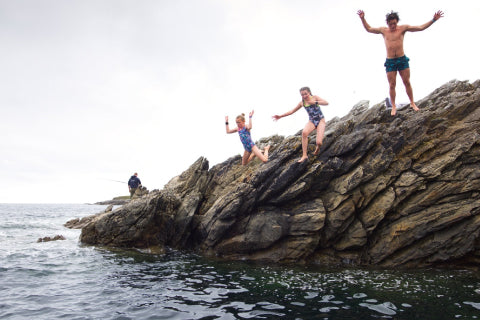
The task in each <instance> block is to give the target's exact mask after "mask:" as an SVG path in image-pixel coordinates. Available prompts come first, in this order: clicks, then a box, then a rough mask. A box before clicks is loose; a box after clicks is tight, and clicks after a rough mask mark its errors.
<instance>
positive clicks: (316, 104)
mask: <svg viewBox="0 0 480 320" xmlns="http://www.w3.org/2000/svg"><path fill="white" fill-rule="evenodd" d="M302 103H303V107H304V108H309V107H312V106H316V107H318V102H317V101H315V104H314V105H311V104H310V105H308V106H306V105H305V100H303V99H302Z"/></svg>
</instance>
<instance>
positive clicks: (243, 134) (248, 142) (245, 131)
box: [225, 110, 270, 165]
mask: <svg viewBox="0 0 480 320" xmlns="http://www.w3.org/2000/svg"><path fill="white" fill-rule="evenodd" d="M252 117H253V110H252V112H250V114H249V116H248V119H249V120H248V125H245V114H244V113H242V114H241V115H239V116H237V118H236V119H235V121H236V123H237V128H234V129H230V128H229V127H228V116H226V117H225V125H226V130H227V133H234V132H238V135H239V136H240V141H241V142H242V144H243V147H244V148H245V152H244V153H243V157H242V165H247V164H248V163H249V162H250V161H251V160H252V159H253V158H254V157H255V156H257V157H258V158H259V159H260V160H262V162H264V163H265V162H267V161H268V149H270V146H266V147H265V148H264V151H263V152H264V153H263V154H262V151H260V149H259V148H258V147H257V146H256V145H255V142H253V140H252V137H251V135H250V130H251V129H252Z"/></svg>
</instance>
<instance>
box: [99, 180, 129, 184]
mask: <svg viewBox="0 0 480 320" xmlns="http://www.w3.org/2000/svg"><path fill="white" fill-rule="evenodd" d="M102 180H107V181H113V182H118V183H127V182H125V181H120V180H112V179H102ZM127 184H128V183H127Z"/></svg>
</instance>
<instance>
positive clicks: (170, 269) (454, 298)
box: [0, 204, 480, 320]
mask: <svg viewBox="0 0 480 320" xmlns="http://www.w3.org/2000/svg"><path fill="white" fill-rule="evenodd" d="M105 208H106V206H100V205H88V204H0V319H15V320H16V319H79V320H80V319H227V320H230V319H479V318H480V273H479V271H474V270H462V269H459V270H444V269H443V270H442V269H415V270H397V269H387V270H385V269H375V268H369V269H364V268H322V267H320V266H304V265H278V264H258V263H248V262H231V261H222V260H217V259H207V258H204V257H201V256H198V255H195V254H193V253H189V252H180V251H175V250H168V252H167V253H165V254H162V255H152V254H149V253H146V252H141V251H136V250H120V249H114V248H102V247H96V246H86V245H83V244H81V243H80V242H79V235H80V230H72V229H67V228H65V227H64V226H63V224H64V223H65V222H67V221H68V220H70V219H73V218H81V217H84V216H88V215H90V214H94V213H98V212H101V211H103V210H105ZM55 235H62V236H63V237H65V240H57V241H51V242H37V240H38V239H39V238H43V237H47V236H49V237H54V236H55Z"/></svg>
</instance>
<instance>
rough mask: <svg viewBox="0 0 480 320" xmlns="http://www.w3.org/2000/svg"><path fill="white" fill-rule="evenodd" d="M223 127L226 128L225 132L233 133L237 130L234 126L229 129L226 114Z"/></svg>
mask: <svg viewBox="0 0 480 320" xmlns="http://www.w3.org/2000/svg"><path fill="white" fill-rule="evenodd" d="M225 129H226V131H227V133H234V132H237V131H238V129H237V128H235V129H230V128H229V127H228V116H226V117H225Z"/></svg>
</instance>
